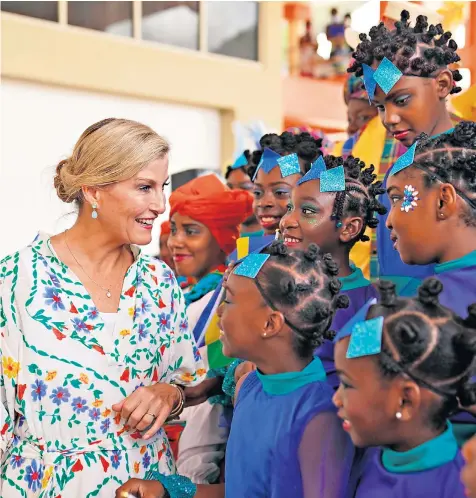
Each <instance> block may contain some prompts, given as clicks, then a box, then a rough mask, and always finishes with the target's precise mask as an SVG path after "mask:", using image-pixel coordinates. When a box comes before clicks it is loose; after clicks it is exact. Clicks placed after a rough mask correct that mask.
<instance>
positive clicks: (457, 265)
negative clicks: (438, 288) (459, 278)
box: [435, 251, 476, 274]
mask: <svg viewBox="0 0 476 498" xmlns="http://www.w3.org/2000/svg"><path fill="white" fill-rule="evenodd" d="M470 266H476V251H472V252H470V253H468V254H466V256H463V257H462V258H458V259H453V260H451V261H447V262H446V263H440V264H438V265H435V273H437V274H439V273H444V272H446V271H450V270H459V269H461V268H469V267H470Z"/></svg>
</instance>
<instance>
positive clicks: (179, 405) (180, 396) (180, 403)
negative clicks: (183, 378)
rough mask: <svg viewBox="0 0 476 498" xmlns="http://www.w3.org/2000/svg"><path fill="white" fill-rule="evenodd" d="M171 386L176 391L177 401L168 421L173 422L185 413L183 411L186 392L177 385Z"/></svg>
mask: <svg viewBox="0 0 476 498" xmlns="http://www.w3.org/2000/svg"><path fill="white" fill-rule="evenodd" d="M170 385H171V386H172V387H173V388H174V389H175V391H176V400H175V402H174V405H173V407H172V410H171V411H170V414H169V416H168V417H167V420H166V421H171V420H174V419H176V418H178V417H179V416H180V415H181V413H182V412H183V409H184V406H185V391H184V390H183V389H182V388H181V387H180V386H178V385H177V384H173V383H172V384H170Z"/></svg>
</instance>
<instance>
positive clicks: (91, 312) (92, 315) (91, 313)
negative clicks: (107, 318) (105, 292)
mask: <svg viewBox="0 0 476 498" xmlns="http://www.w3.org/2000/svg"><path fill="white" fill-rule="evenodd" d="M98 316H99V311H98V310H97V308H91V309H90V310H89V311H88V318H89V319H90V320H96V318H97V317H98Z"/></svg>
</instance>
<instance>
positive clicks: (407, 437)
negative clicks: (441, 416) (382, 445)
mask: <svg viewBox="0 0 476 498" xmlns="http://www.w3.org/2000/svg"><path fill="white" fill-rule="evenodd" d="M445 430H446V425H444V426H443V427H442V428H441V429H439V430H438V429H433V428H430V427H427V426H426V425H425V426H423V425H421V426H419V427H418V429H416V428H414V427H412V428H409V429H408V430H407V431H404V433H403V435H402V438H401V441H400V442H399V443H396V444H392V445H388V447H389V448H390V449H391V450H393V451H399V452H403V451H410V450H412V449H413V448H416V447H417V446H420V445H422V444H423V443H426V442H427V441H431V440H432V439H435V438H436V437H438V436H440V435H441V434H443V432H445ZM405 432H407V434H405Z"/></svg>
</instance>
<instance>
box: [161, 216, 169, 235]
mask: <svg viewBox="0 0 476 498" xmlns="http://www.w3.org/2000/svg"><path fill="white" fill-rule="evenodd" d="M169 234H170V221H168V220H167V221H164V222H163V223H162V225H160V236H162V235H169Z"/></svg>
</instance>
